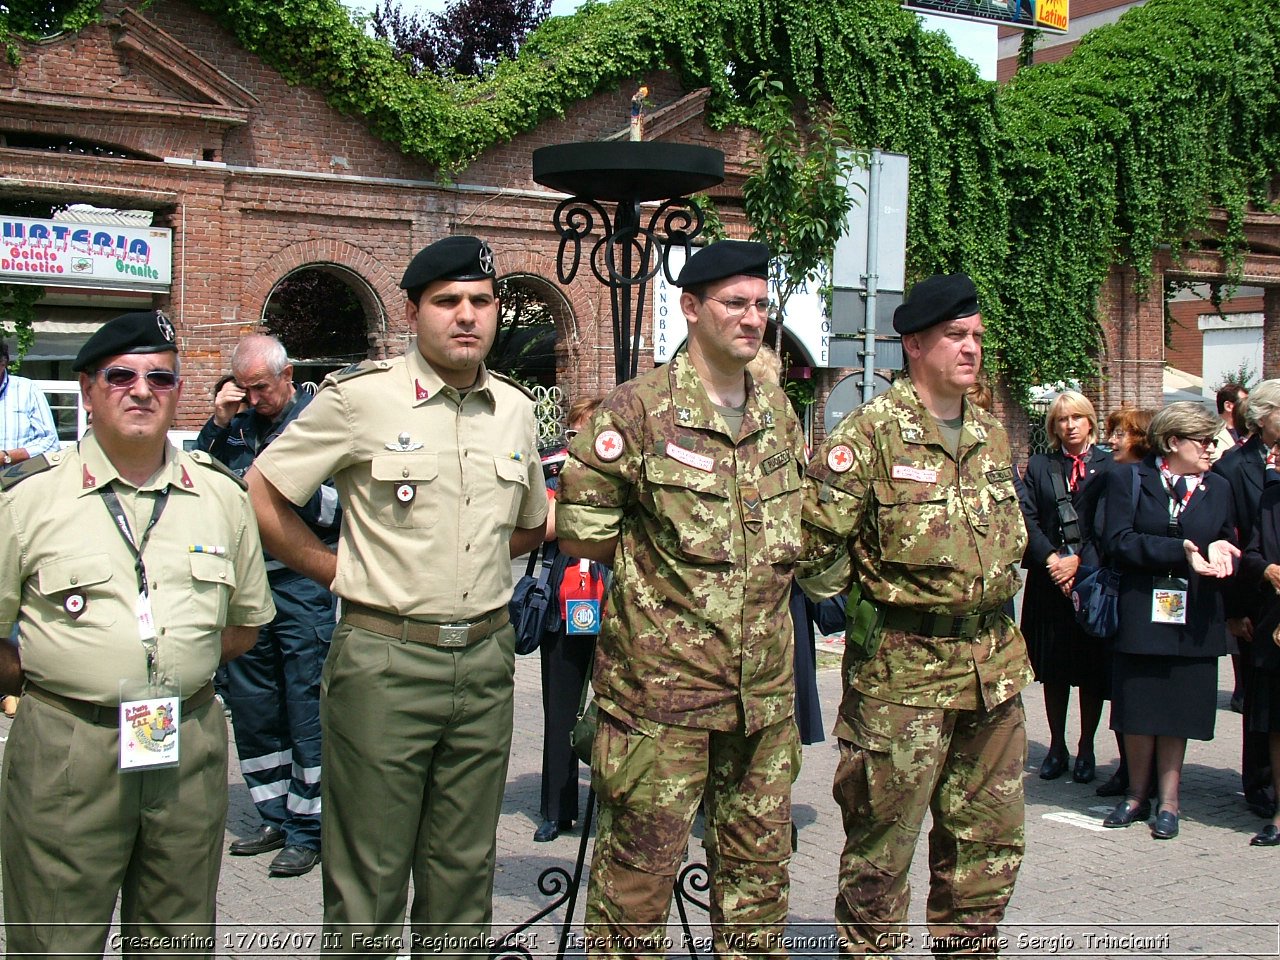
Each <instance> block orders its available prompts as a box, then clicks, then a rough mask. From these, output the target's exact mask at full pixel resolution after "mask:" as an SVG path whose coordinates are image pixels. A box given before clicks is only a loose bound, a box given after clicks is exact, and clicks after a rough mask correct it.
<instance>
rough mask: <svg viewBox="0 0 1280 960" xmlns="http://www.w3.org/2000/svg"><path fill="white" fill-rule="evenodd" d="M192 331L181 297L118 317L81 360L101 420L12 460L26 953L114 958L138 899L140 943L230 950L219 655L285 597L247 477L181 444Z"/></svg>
mask: <svg viewBox="0 0 1280 960" xmlns="http://www.w3.org/2000/svg"><path fill="white" fill-rule="evenodd" d="M174 341H175V335H174V329H173V324H172V323H170V322H169V319H168V317H166V316H165V315H164V314H163V313H160V312H159V311H147V312H139V313H127V314H125V315H124V316H120V317H117V318H115V319H114V320H111V321H109V322H107V323H106V324H104V325H103V326H102V328H101V329H100V330H98V332H97V333H95V334H94V335H93V336H92V337H90V338H89V340H88V341H87V342H86V343H85V345H84V346H83V347H82V348H81V350H80V352H79V354H78V355H77V357H76V360H75V363H74V364H73V367H72V369H74V370H76V371H77V372H78V373H79V374H80V393H81V398H82V400H83V402H84V406H85V409H86V410H87V411H88V412H89V413H90V414H91V415H92V417H93V426H92V427H91V428H90V430H89V431H88V432H87V433H86V434H85V435H84V437H83V438H82V439H81V440H80V442H79V444H77V445H76V447H75V448H73V449H67V450H65V451H61V452H57V453H49V454H47V455H45V456H42V457H36V458H34V459H31V460H28V461H26V462H24V463H21V464H18V465H17V466H13V467H9V468H7V469H6V470H4V472H3V473H0V631H3V632H5V633H7V632H8V630H9V628H10V626H11V625H12V624H14V623H16V624H17V626H18V631H19V634H20V636H21V662H19V661H18V654H17V651H15V650H13V649H12V648H11V647H8V646H7V645H6V646H3V647H0V650H2V651H3V652H2V653H0V689H4V690H8V691H12V690H15V689H17V687H18V686H20V685H23V684H25V687H24V689H25V692H26V694H27V696H26V698H25V702H24V705H23V708H22V710H21V711H19V713H18V717H17V719H16V720H15V721H14V724H13V728H12V730H11V731H10V734H9V742H8V743H7V744H6V746H5V758H4V779H3V784H2V785H0V865H2V866H3V872H4V877H3V882H4V916H5V924H6V936H7V948H8V956H10V957H25V956H36V955H39V956H46V955H53V954H58V955H68V954H84V955H88V956H94V955H101V954H102V952H103V949H104V947H105V946H106V941H107V933H108V930H109V929H110V926H111V917H112V911H113V910H114V909H115V906H116V898H117V896H119V899H120V933H121V937H122V939H121V943H120V945H119V948H120V951H121V952H122V953H124V954H127V955H130V956H139V955H142V954H145V953H148V952H153V951H154V949H155V948H154V947H149V946H147V944H148V943H153V942H159V941H160V940H163V939H164V938H169V939H170V940H172V941H173V942H174V943H180V944H181V945H182V949H183V950H184V951H190V952H189V953H187V955H189V956H206V957H212V956H213V955H214V914H215V907H214V904H215V896H216V893H217V887H218V872H219V868H220V866H221V863H222V857H221V851H220V847H221V845H222V836H223V831H224V830H225V826H226V817H227V726H226V718H225V716H224V714H223V711H222V709H221V707H219V706H218V705H217V704H216V703H215V702H214V699H213V680H212V678H213V672H214V670H215V669H216V668H217V666H218V663H219V661H220V660H224V661H225V660H228V659H231V658H232V657H235V656H238V655H239V654H241V653H243V652H244V651H245V650H248V649H249V648H250V647H252V646H253V644H254V641H255V640H256V639H257V634H258V627H259V626H260V625H262V624H264V623H268V622H270V620H271V618H272V617H273V616H274V615H275V608H274V606H273V605H272V601H271V592H270V589H269V588H268V586H267V575H266V570H265V569H264V568H263V563H262V546H261V544H260V543H259V541H258V529H257V526H256V525H255V523H254V517H253V512H252V510H251V509H250V507H249V500H248V497H247V496H246V495H245V491H244V484H243V483H242V482H241V481H240V480H239V479H238V478H236V477H234V476H233V475H231V474H230V473H228V472H227V471H226V470H225V469H224V468H223V467H222V466H221V465H219V464H218V463H217V462H216V461H214V460H213V459H212V458H211V457H209V455H208V454H205V453H203V452H200V451H195V452H192V453H185V452H183V451H181V450H179V449H177V448H176V447H174V446H172V445H171V444H169V443H168V440H167V437H166V431H167V430H168V429H169V428H170V427H171V426H172V424H173V418H174V412H175V411H176V410H177V406H178V399H179V396H180V395H181V392H182V385H181V381H180V380H179V377H178V348H177V344H176V343H175V342H174ZM171 949H172V947H169V948H167V950H171ZM167 950H166V951H161V952H167Z"/></svg>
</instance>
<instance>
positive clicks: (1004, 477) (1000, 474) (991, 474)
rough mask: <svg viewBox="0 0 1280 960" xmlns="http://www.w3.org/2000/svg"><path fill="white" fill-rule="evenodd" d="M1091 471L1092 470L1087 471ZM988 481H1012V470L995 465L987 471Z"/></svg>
mask: <svg viewBox="0 0 1280 960" xmlns="http://www.w3.org/2000/svg"><path fill="white" fill-rule="evenodd" d="M1089 472H1090V473H1093V471H1092V470H1090V471H1089ZM987 482H988V483H1013V470H1012V469H1011V468H1010V467H996V468H995V469H994V470H988V471H987Z"/></svg>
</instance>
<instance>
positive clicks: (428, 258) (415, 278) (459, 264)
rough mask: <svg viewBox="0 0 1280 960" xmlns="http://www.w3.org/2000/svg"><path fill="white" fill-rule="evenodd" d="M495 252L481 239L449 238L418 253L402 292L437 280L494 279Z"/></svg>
mask: <svg viewBox="0 0 1280 960" xmlns="http://www.w3.org/2000/svg"><path fill="white" fill-rule="evenodd" d="M494 276H496V274H495V272H494V269H493V251H492V250H491V249H489V245H488V244H487V243H485V242H484V241H483V240H481V239H479V238H478V237H445V238H444V239H443V240H437V241H436V242H435V243H433V244H430V245H429V246H426V247H423V248H422V249H421V250H419V251H418V254H417V256H415V257H414V258H413V259H412V260H410V261H409V266H408V267H406V268H405V271H404V277H403V278H401V280H400V289H401V290H417V289H419V288H421V287H425V286H426V285H427V284H429V283H434V282H435V281H436V280H491V279H493V278H494Z"/></svg>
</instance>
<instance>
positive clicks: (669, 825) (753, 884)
mask: <svg viewBox="0 0 1280 960" xmlns="http://www.w3.org/2000/svg"><path fill="white" fill-rule="evenodd" d="M591 768H592V785H593V786H594V788H595V791H596V795H597V797H598V798H599V804H600V821H599V827H598V832H597V834H596V844H595V855H594V858H593V860H592V863H591V883H590V886H589V889H588V893H587V907H586V928H587V929H586V932H587V947H588V950H589V951H590V952H591V954H593V955H596V956H611V957H635V956H641V955H643V954H654V953H656V954H657V955H659V956H662V955H664V954H666V953H667V952H668V948H669V947H671V946H672V945H671V944H670V943H669V942H668V941H666V940H665V939H664V938H665V937H666V936H667V934H666V924H667V918H668V916H669V914H670V912H671V893H672V887H673V885H674V882H675V877H676V873H677V871H678V870H679V868H680V864H681V861H682V860H683V859H684V855H685V852H686V850H687V849H688V846H689V834H690V831H691V829H692V827H693V820H694V816H695V815H696V814H697V812H698V808H699V807H700V806H703V804H704V795H705V810H706V816H707V831H706V838H705V839H704V841H703V842H704V845H705V846H706V849H707V865H708V869H709V871H710V874H711V904H710V905H711V923H712V929H713V932H714V940H715V951H716V953H717V954H718V955H720V956H726V957H741V956H746V955H755V956H758V955H761V954H782V955H785V953H786V951H785V949H784V948H783V933H784V930H785V926H786V920H787V896H788V892H789V890H790V879H789V877H788V873H787V868H788V866H789V864H790V860H791V784H792V782H793V781H794V780H795V778H796V776H797V775H798V774H799V772H800V747H799V735H798V732H797V729H796V724H795V720H794V719H793V718H791V717H788V718H787V719H785V720H783V721H780V722H778V723H775V724H771V725H770V726H767V727H765V728H764V729H762V730H759V731H757V732H756V733H754V734H752V735H750V736H747V735H745V734H744V733H742V732H740V731H739V732H719V731H714V730H698V729H693V728H690V727H676V726H669V725H666V724H661V723H656V722H654V721H650V720H645V719H641V718H632V719H630V720H628V721H627V722H625V723H624V722H623V721H621V720H619V719H618V718H617V717H614V716H611V715H610V714H607V713H604V712H603V711H602V712H601V714H600V726H599V729H598V731H597V733H596V738H595V743H594V745H593V755H592V762H591ZM674 946H675V947H679V944H675V945H674Z"/></svg>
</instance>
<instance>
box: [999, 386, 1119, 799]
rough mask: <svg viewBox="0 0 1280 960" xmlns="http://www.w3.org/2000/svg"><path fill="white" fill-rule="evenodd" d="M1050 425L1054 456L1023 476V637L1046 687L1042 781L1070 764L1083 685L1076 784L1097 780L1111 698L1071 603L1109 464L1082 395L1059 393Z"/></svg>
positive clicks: (1099, 658)
mask: <svg viewBox="0 0 1280 960" xmlns="http://www.w3.org/2000/svg"><path fill="white" fill-rule="evenodd" d="M1044 425H1045V431H1046V432H1047V433H1048V435H1049V442H1050V444H1051V445H1052V447H1053V450H1052V452H1050V453H1039V454H1036V455H1035V456H1033V457H1032V458H1031V459H1030V461H1028V463H1027V472H1026V475H1025V476H1024V477H1023V478H1022V489H1021V497H1022V513H1023V516H1024V517H1025V518H1026V521H1027V549H1026V553H1025V554H1024V555H1023V559H1022V565H1023V566H1024V567H1025V568H1026V569H1027V585H1026V593H1025V594H1024V595H1023V602H1022V632H1023V634H1024V636H1025V637H1026V639H1027V651H1028V653H1030V655H1031V665H1032V666H1033V667H1034V668H1035V671H1036V679H1037V680H1039V681H1040V683H1041V684H1042V685H1043V687H1044V705H1045V713H1046V715H1047V718H1048V722H1049V750H1048V752H1047V753H1046V754H1045V757H1044V760H1043V762H1042V763H1041V764H1040V777H1041V779H1044V780H1056V779H1057V778H1058V777H1060V776H1062V775H1063V773H1065V772H1066V770H1067V766H1068V764H1069V763H1070V759H1071V758H1070V755H1069V753H1068V750H1067V739H1066V738H1067V707H1068V705H1069V703H1070V699H1071V688H1072V687H1078V688H1079V690H1080V739H1079V741H1078V742H1077V746H1076V762H1075V766H1074V768H1073V769H1072V773H1071V779H1073V780H1074V781H1076V782H1077V783H1088V782H1089V781H1091V780H1092V779H1093V778H1094V776H1095V767H1096V762H1095V760H1094V752H1093V737H1094V734H1095V733H1096V731H1097V729H1098V722H1099V721H1100V720H1101V718H1102V702H1103V700H1104V699H1105V698H1106V686H1107V674H1106V652H1105V649H1104V648H1103V645H1102V642H1101V641H1099V640H1095V639H1094V638H1092V637H1090V636H1089V635H1088V634H1086V633H1085V632H1084V631H1083V630H1081V629H1080V627H1079V626H1078V625H1077V624H1076V620H1075V617H1074V615H1073V613H1072V609H1071V599H1070V597H1071V587H1072V585H1073V584H1074V583H1075V577H1076V571H1077V570H1078V569H1079V567H1080V565H1081V563H1084V564H1085V565H1087V566H1097V564H1098V554H1097V549H1096V547H1095V545H1094V534H1093V512H1094V508H1095V507H1096V505H1097V502H1098V495H1099V493H1100V492H1101V489H1102V483H1101V482H1100V478H1101V477H1102V475H1103V474H1104V473H1105V472H1106V470H1107V468H1108V465H1109V463H1110V460H1111V458H1110V455H1109V454H1108V453H1107V452H1106V451H1105V450H1103V449H1102V448H1100V447H1098V446H1097V445H1096V440H1097V432H1098V415H1097V413H1095V412H1094V409H1093V404H1092V403H1090V402H1089V400H1088V398H1086V397H1085V396H1084V395H1083V394H1080V393H1077V392H1076V391H1074V390H1068V391H1066V392H1064V393H1062V394H1060V395H1059V396H1058V397H1057V399H1055V400H1054V401H1053V403H1052V405H1051V406H1050V407H1049V411H1048V413H1046V414H1045V419H1044Z"/></svg>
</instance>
